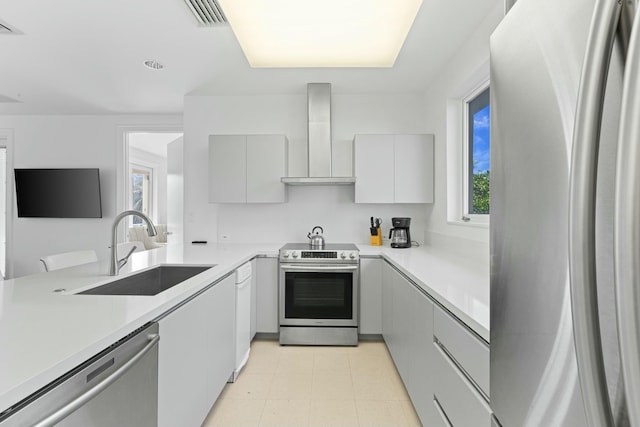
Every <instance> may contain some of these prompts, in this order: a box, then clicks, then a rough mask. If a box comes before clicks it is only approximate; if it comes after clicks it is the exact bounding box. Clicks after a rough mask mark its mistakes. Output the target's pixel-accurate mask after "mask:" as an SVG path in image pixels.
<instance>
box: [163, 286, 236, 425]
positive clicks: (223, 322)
mask: <svg viewBox="0 0 640 427" xmlns="http://www.w3.org/2000/svg"><path fill="white" fill-rule="evenodd" d="M203 297H204V301H203V302H204V304H205V306H206V310H207V313H206V316H205V317H206V319H207V320H206V328H207V335H206V336H207V339H206V359H207V362H206V363H207V365H206V366H205V368H204V369H203V371H202V372H205V373H206V376H207V412H206V413H205V414H204V416H205V417H206V415H207V413H208V412H209V410H210V409H211V407H212V406H213V404H214V403H215V401H216V399H217V398H218V396H220V393H222V389H223V388H224V386H225V385H226V384H227V380H228V379H229V376H230V375H231V373H232V372H233V370H234V368H235V355H236V353H235V349H236V347H235V342H236V341H235V340H236V331H235V329H234V328H233V326H232V325H235V319H236V304H235V301H236V280H235V275H233V274H232V275H230V276H228V277H227V278H225V279H224V280H222V281H220V282H218V283H216V284H215V285H214V286H213V287H212V288H211V289H209V290H208V291H207V292H205V293H204V294H202V295H201V296H200V297H198V298H203ZM196 299H197V298H196ZM202 421H204V417H203V418H202V420H200V423H202ZM175 425H187V424H175ZM198 425H200V424H198Z"/></svg>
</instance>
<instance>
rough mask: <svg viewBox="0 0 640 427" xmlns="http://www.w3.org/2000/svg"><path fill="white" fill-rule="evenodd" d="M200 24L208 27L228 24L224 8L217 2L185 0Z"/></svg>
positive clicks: (212, 0)
mask: <svg viewBox="0 0 640 427" xmlns="http://www.w3.org/2000/svg"><path fill="white" fill-rule="evenodd" d="M184 2H185V3H186V4H187V6H189V9H190V10H191V12H192V13H193V14H194V15H195V17H196V19H197V20H198V22H199V23H200V24H201V25H203V26H207V27H212V26H215V25H221V24H226V23H227V17H226V16H224V12H222V8H221V7H220V5H219V4H218V2H217V1H216V0H184Z"/></svg>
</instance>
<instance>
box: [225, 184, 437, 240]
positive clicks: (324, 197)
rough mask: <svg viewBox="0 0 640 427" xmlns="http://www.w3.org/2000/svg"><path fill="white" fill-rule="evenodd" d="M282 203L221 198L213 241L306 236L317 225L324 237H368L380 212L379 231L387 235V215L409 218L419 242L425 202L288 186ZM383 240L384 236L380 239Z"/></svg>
mask: <svg viewBox="0 0 640 427" xmlns="http://www.w3.org/2000/svg"><path fill="white" fill-rule="evenodd" d="M287 191H288V192H289V193H288V197H289V201H288V202H287V203H283V204H220V205H218V209H217V230H218V235H217V237H218V241H219V242H223V241H225V239H224V238H223V236H227V239H226V240H228V241H229V242H236V243H252V242H255V243H265V242H283V243H284V242H306V241H307V233H308V232H310V231H311V229H312V228H313V227H314V226H316V225H320V226H321V227H322V228H323V229H324V236H325V239H326V241H327V243H344V242H353V243H367V244H368V243H369V218H370V217H371V216H373V217H379V218H382V231H383V237H385V238H386V237H387V236H388V235H389V229H390V228H391V217H395V216H402V217H404V216H408V217H411V218H412V222H411V236H412V238H413V240H417V241H418V242H419V243H421V244H422V243H423V241H422V236H423V235H424V232H425V224H426V216H427V212H426V205H423V204H417V205H410V204H397V205H395V204H355V203H353V193H354V187H353V186H352V185H338V186H305V187H297V186H290V187H288V189H287ZM385 244H387V242H386V241H385Z"/></svg>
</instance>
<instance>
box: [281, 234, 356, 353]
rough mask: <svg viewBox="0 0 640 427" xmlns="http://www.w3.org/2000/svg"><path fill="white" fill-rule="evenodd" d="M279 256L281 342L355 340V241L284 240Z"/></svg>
mask: <svg viewBox="0 0 640 427" xmlns="http://www.w3.org/2000/svg"><path fill="white" fill-rule="evenodd" d="M279 260H280V285H279V288H280V344H298V345H358V288H359V286H360V274H359V269H360V253H359V251H358V248H357V247H356V245H353V244H328V245H325V246H324V247H323V248H322V249H315V248H314V249H312V248H311V247H310V246H309V244H307V243H288V244H286V245H285V246H283V247H282V248H281V249H280V256H279Z"/></svg>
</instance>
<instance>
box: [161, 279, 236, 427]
mask: <svg viewBox="0 0 640 427" xmlns="http://www.w3.org/2000/svg"><path fill="white" fill-rule="evenodd" d="M234 319H235V278H234V275H233V274H232V275H229V276H227V277H226V278H224V279H222V280H221V281H219V282H218V283H216V284H215V285H213V286H212V287H211V288H209V289H207V290H206V291H204V292H203V293H202V294H200V295H198V296H196V297H195V298H194V299H192V300H191V301H188V302H187V303H185V304H184V305H182V306H180V307H178V308H177V309H176V310H174V311H172V312H170V313H168V314H167V315H166V316H164V317H162V318H161V319H160V320H159V321H158V324H159V328H160V342H159V353H158V426H160V427H165V426H166V427H175V426H185V427H190V426H193V427H197V426H200V425H202V422H203V421H204V419H205V417H206V416H207V414H208V412H209V410H210V409H211V407H212V406H213V404H214V402H215V400H216V399H217V398H218V396H219V394H220V393H221V392H222V389H223V388H224V385H225V384H226V382H227V380H228V379H229V375H230V374H231V373H232V372H233V369H234V351H235V342H234V331H233V327H231V326H230V325H233V324H234Z"/></svg>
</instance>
